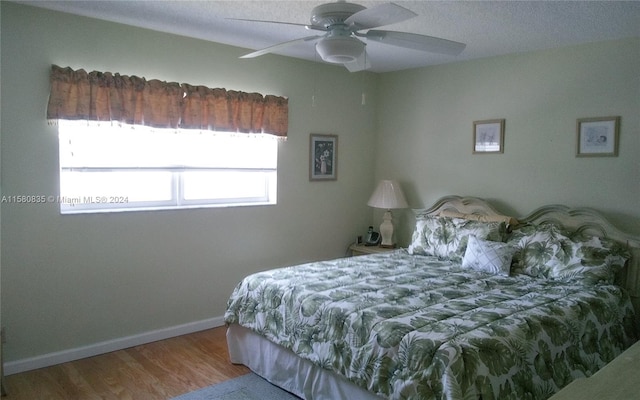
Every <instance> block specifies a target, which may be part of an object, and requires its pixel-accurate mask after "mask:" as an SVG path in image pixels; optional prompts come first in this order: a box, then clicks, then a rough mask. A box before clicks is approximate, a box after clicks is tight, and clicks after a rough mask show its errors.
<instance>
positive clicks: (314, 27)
mask: <svg viewBox="0 0 640 400" xmlns="http://www.w3.org/2000/svg"><path fill="white" fill-rule="evenodd" d="M225 19H228V20H231V21H246V22H260V23H265V24H280V25H292V26H303V27H305V28H307V29H309V30H316V31H326V29H325V28H324V27H322V26H316V25H308V24H296V23H295V22H282V21H266V20H261V19H245V18H225Z"/></svg>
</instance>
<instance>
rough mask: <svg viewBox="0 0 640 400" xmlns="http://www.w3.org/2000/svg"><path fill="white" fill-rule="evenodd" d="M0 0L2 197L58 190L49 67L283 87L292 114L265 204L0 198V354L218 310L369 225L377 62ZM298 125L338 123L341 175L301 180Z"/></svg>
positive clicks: (334, 253)
mask: <svg viewBox="0 0 640 400" xmlns="http://www.w3.org/2000/svg"><path fill="white" fill-rule="evenodd" d="M1 7H2V14H1V15H2V25H1V29H2V36H1V37H2V53H1V54H2V59H1V62H2V130H1V131H2V157H1V160H2V194H3V195H24V194H45V195H48V194H53V195H57V194H58V145H57V135H56V127H55V126H49V125H47V121H46V119H45V110H46V104H47V98H48V91H49V82H48V79H49V75H48V74H49V69H50V66H51V64H57V65H60V66H63V67H65V66H71V67H72V68H84V69H86V70H87V71H91V70H98V71H110V72H119V73H122V74H126V75H138V76H144V77H146V78H150V79H151V78H155V79H161V80H167V81H176V82H187V83H191V84H202V85H206V86H209V87H225V88H228V89H234V90H243V91H251V92H253V91H257V92H261V93H264V94H274V95H282V96H288V97H289V115H290V117H289V118H290V120H289V122H290V123H289V137H288V140H287V141H286V142H284V143H281V144H280V146H279V166H278V167H279V171H278V186H279V188H278V204H277V205H276V206H267V207H243V208H219V209H198V210H182V211H160V212H128V213H117V214H96V215H65V216H61V215H60V214H59V211H58V205H57V204H44V205H34V204H24V205H18V204H2V239H3V240H2V291H1V293H2V319H3V321H2V322H3V324H4V326H6V328H7V339H8V341H7V343H6V347H5V361H7V362H8V365H12V363H15V362H16V361H20V360H25V359H28V358H30V357H40V356H42V355H47V354H50V353H52V352H58V351H67V350H69V349H74V348H78V347H80V346H87V345H92V344H95V343H99V342H103V341H109V340H113V339H117V338H122V337H128V336H131V335H138V334H142V333H145V332H148V331H152V330H155V329H161V328H166V327H172V326H177V325H180V324H186V323H191V322H194V321H202V320H208V319H210V318H215V317H220V316H222V314H223V312H224V309H225V305H226V300H227V298H228V296H229V294H230V293H231V290H232V289H233V287H234V286H235V284H236V283H237V282H238V281H239V280H240V279H241V278H242V277H243V276H244V275H246V274H248V273H250V272H254V271H258V270H264V269H268V268H273V267H278V266H284V265H288V264H291V263H297V262H303V261H307V260H316V259H321V258H330V257H339V256H342V255H344V254H345V251H346V248H347V246H348V245H349V243H350V242H352V241H353V238H354V237H355V236H356V235H357V234H362V232H364V231H365V230H366V226H368V225H369V223H370V220H371V209H370V208H369V207H367V206H366V201H367V200H368V196H369V195H370V193H371V191H372V190H373V185H374V181H373V172H372V171H373V170H374V160H373V158H372V157H371V154H372V153H373V146H374V145H375V141H374V140H373V138H374V133H375V132H374V117H373V112H374V108H373V106H372V104H373V103H374V102H375V91H374V90H373V89H374V88H375V82H376V78H375V76H374V75H371V74H368V73H364V74H350V73H349V72H348V71H347V70H346V69H344V68H342V67H337V66H329V65H321V64H317V63H310V62H304V61H300V60H295V59H291V58H284V57H277V56H264V57H262V58H260V59H259V60H239V59H238V56H240V55H242V54H244V52H246V50H243V49H237V48H233V47H228V46H223V45H216V44H212V43H209V42H205V41H199V40H194V39H189V38H185V37H180V36H175V35H168V34H162V33H158V32H152V31H148V30H142V29H137V28H133V27H128V26H124V25H117V24H113V23H108V22H102V21H98V20H92V19H88V18H82V17H77V16H71V15H66V14H62V13H57V12H51V11H45V10H41V9H37V8H32V7H27V6H22V5H17V4H13V3H7V2H2V4H1ZM363 90H364V91H365V92H367V94H368V99H369V102H370V103H369V104H368V105H366V106H364V107H363V106H361V93H362V91H363ZM314 93H315V97H316V105H315V107H312V102H311V96H312V95H313V94H314ZM346 110H348V111H346ZM310 133H332V134H337V135H339V142H338V180H337V181H334V182H309V179H308V147H309V134H310ZM14 367H15V365H14Z"/></svg>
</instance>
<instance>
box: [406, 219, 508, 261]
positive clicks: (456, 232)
mask: <svg viewBox="0 0 640 400" xmlns="http://www.w3.org/2000/svg"><path fill="white" fill-rule="evenodd" d="M469 235H474V236H477V237H478V238H481V239H488V240H493V241H503V238H504V237H505V235H506V224H505V223H504V222H482V221H470V220H466V219H461V218H449V217H433V216H424V215H419V216H417V217H416V227H415V230H414V232H413V236H412V238H411V244H410V245H409V247H408V249H407V251H408V252H409V254H421V255H429V256H436V257H439V258H441V259H446V260H451V261H457V262H461V261H462V257H463V256H464V253H465V250H466V248H467V241H468V237H469Z"/></svg>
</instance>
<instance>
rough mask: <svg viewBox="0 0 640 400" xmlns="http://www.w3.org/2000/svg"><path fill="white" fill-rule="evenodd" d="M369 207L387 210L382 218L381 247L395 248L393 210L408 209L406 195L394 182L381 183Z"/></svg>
mask: <svg viewBox="0 0 640 400" xmlns="http://www.w3.org/2000/svg"><path fill="white" fill-rule="evenodd" d="M367 205H369V206H371V207H375V208H382V209H385V210H387V211H386V212H385V213H384V216H383V217H382V224H380V236H381V237H382V242H381V243H380V246H381V247H395V243H393V222H392V216H391V209H393V208H407V207H408V204H407V200H406V199H405V197H404V193H402V189H401V188H400V184H398V182H396V181H393V180H382V181H380V183H378V186H377V187H376V190H375V191H374V192H373V194H372V195H371V198H370V199H369V201H368V202H367Z"/></svg>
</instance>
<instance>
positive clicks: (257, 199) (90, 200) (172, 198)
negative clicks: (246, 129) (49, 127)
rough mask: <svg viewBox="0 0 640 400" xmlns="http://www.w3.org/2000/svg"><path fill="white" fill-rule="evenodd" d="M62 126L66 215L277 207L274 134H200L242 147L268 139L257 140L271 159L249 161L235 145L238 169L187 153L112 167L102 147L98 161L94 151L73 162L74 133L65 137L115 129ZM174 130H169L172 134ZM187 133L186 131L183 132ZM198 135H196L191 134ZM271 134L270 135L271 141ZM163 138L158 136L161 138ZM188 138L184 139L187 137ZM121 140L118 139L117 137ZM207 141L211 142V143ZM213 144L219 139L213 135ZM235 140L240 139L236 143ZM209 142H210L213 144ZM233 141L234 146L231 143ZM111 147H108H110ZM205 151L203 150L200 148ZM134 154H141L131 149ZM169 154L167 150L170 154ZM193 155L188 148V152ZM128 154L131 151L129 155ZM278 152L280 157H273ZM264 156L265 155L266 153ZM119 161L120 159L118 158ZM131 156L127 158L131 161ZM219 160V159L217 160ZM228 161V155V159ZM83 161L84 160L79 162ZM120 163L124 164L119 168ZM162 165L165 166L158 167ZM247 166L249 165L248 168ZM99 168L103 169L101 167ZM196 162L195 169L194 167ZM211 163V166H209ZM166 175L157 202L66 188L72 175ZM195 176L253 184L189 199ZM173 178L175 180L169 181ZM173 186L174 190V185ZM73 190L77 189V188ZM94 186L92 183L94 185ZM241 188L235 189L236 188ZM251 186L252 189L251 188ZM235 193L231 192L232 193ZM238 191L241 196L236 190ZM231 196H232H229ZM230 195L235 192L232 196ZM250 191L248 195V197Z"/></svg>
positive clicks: (74, 123) (60, 199) (76, 123)
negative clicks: (67, 131) (190, 183)
mask: <svg viewBox="0 0 640 400" xmlns="http://www.w3.org/2000/svg"><path fill="white" fill-rule="evenodd" d="M59 124H60V127H59V128H60V131H59V132H60V177H59V188H60V195H59V196H58V202H59V204H60V212H61V214H80V213H99V212H122V211H148V210H178V209H193V208H209V207H238V206H256V205H273V204H277V152H278V145H279V141H278V139H277V138H275V137H271V136H269V135H251V136H248V135H246V134H231V133H211V132H200V134H207V135H226V136H224V138H225V140H229V138H232V137H235V138H241V139H242V141H243V142H242V143H243V144H242V145H245V144H246V143H249V142H248V141H264V140H266V141H265V142H257V143H255V144H256V146H265V147H266V149H267V152H270V153H269V154H267V155H266V156H265V157H250V154H255V152H254V153H250V151H249V155H247V156H246V157H244V159H245V160H244V161H243V160H242V159H243V157H238V156H237V152H238V149H239V148H238V147H235V150H234V146H233V145H231V147H230V150H229V151H230V154H233V152H234V151H235V153H236V154H235V156H234V157H227V159H229V160H231V158H232V160H231V161H229V163H231V164H233V165H232V166H225V165H224V164H225V161H224V160H223V161H210V160H207V157H202V156H200V157H199V158H198V157H194V158H195V160H189V158H190V157H189V153H188V152H187V153H184V154H182V159H180V157H179V156H175V157H177V158H176V159H171V158H173V157H172V156H173V155H172V156H169V157H168V159H167V163H166V165H162V162H164V161H162V160H160V161H158V160H152V161H143V162H141V163H140V164H137V165H133V163H136V162H138V161H135V160H133V159H132V157H131V156H129V160H126V161H119V162H118V161H114V163H113V165H107V164H109V160H108V158H109V157H106V161H105V157H104V156H103V155H102V154H99V153H97V151H99V149H98V147H96V150H95V151H96V153H95V155H96V157H92V156H91V154H90V151H91V150H89V153H83V154H84V158H83V157H82V156H80V157H75V155H74V157H75V158H73V161H69V160H71V159H72V158H70V156H69V154H72V153H73V150H72V149H73V145H71V144H70V143H71V140H70V139H69V135H67V134H65V129H71V130H73V129H88V128H87V127H92V129H104V128H108V129H112V128H114V127H113V126H112V125H111V124H108V123H107V124H104V125H103V126H102V127H100V125H99V124H96V123H87V121H59ZM115 128H116V129H122V128H123V127H122V126H117V127H115ZM124 128H126V129H145V130H150V131H151V132H153V134H154V135H157V134H158V133H159V132H162V133H164V134H167V133H168V132H170V133H171V134H172V135H175V137H179V135H180V134H181V132H180V131H175V130H170V131H168V130H157V129H151V128H147V127H137V126H136V127H133V128H132V127H126V126H125V127H124ZM167 131H168V132H167ZM182 133H185V132H182ZM189 133H190V134H193V133H192V132H189ZM265 136H267V137H265ZM156 137H157V136H156ZM183 137H184V136H183ZM66 140H69V144H68V145H67V143H66V142H64V141H66ZM116 140H117V139H116ZM205 140H206V139H205ZM208 140H217V139H213V138H211V137H209V138H208ZM231 140H234V139H231ZM207 143H208V142H207ZM229 143H233V142H229ZM107 147H108V146H107ZM132 147H133V146H127V149H131V148H132ZM76 149H78V145H76ZM79 150H80V152H82V151H84V149H82V148H80V149H79ZM180 150H181V149H178V151H176V153H180ZM197 150H198V151H199V150H201V149H200V148H198V149H197ZM129 151H135V149H134V150H129ZM165 151H166V150H165ZM186 151H188V149H187V150H186ZM224 151H225V150H224V149H223V150H221V152H219V154H222V152H224ZM123 153H126V151H123ZM273 153H275V154H273ZM261 154H262V152H261ZM115 158H117V157H115ZM125 158H126V157H125ZM212 158H213V157H212ZM223 158H224V157H223ZM256 158H264V159H265V161H263V160H257V161H256V160H255V159H256ZM77 159H80V161H77ZM92 159H101V161H95V164H96V165H92V164H94V161H92ZM119 163H120V165H118V164H119ZM158 163H160V164H158ZM243 163H244V164H243ZM97 164H99V165H97ZM189 164H191V165H189ZM209 164H210V165H209ZM156 171H157V172H164V173H167V174H170V178H169V177H165V178H164V180H165V182H164V183H163V184H162V185H163V186H162V187H158V189H160V190H162V191H163V192H164V194H165V196H164V198H157V199H156V200H143V201H141V200H135V201H132V200H131V199H130V197H131V196H127V194H126V193H125V192H123V193H118V192H117V191H113V192H112V193H109V192H101V191H100V190H94V189H90V190H87V192H86V193H83V192H82V187H83V185H82V184H81V183H80V182H81V181H76V182H75V184H74V185H75V188H80V189H79V190H80V191H77V190H76V191H75V192H74V191H73V189H71V190H66V189H65V186H66V185H68V184H69V180H68V179H71V178H70V177H72V176H73V175H70V173H74V172H76V173H81V174H87V173H122V172H124V173H127V172H142V173H145V172H149V173H153V172H156ZM191 172H201V173H205V174H206V173H211V177H210V178H213V177H214V176H215V174H217V173H222V175H220V177H221V178H225V176H226V180H227V181H230V180H231V179H235V180H234V182H238V180H237V179H242V176H243V175H244V174H246V175H245V179H251V181H245V184H244V185H237V184H236V186H233V187H232V186H229V185H230V183H229V182H227V183H226V184H222V185H219V186H217V187H216V186H215V185H212V188H215V189H218V188H222V189H221V191H219V193H221V194H222V195H217V197H215V195H213V196H208V197H207V196H206V192H205V196H204V197H203V196H202V195H201V196H200V198H195V199H194V198H192V199H189V198H186V196H185V194H188V193H189V187H188V186H185V185H186V183H185V182H188V180H189V173H191ZM89 176H90V175H84V176H83V175H79V177H81V178H82V179H86V178H87V177H89ZM169 179H170V182H169ZM169 185H170V186H169ZM72 186H73V185H72ZM89 186H91V184H89ZM138 187H140V186H138ZM192 188H196V189H197V186H193V187H192ZM234 188H235V189H234ZM245 188H248V190H245ZM205 189H206V188H205ZM228 189H230V190H228ZM234 191H235V192H236V193H235V194H234V193H232V192H234ZM225 192H228V193H225ZM229 192H230V193H229ZM242 192H247V193H242Z"/></svg>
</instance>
